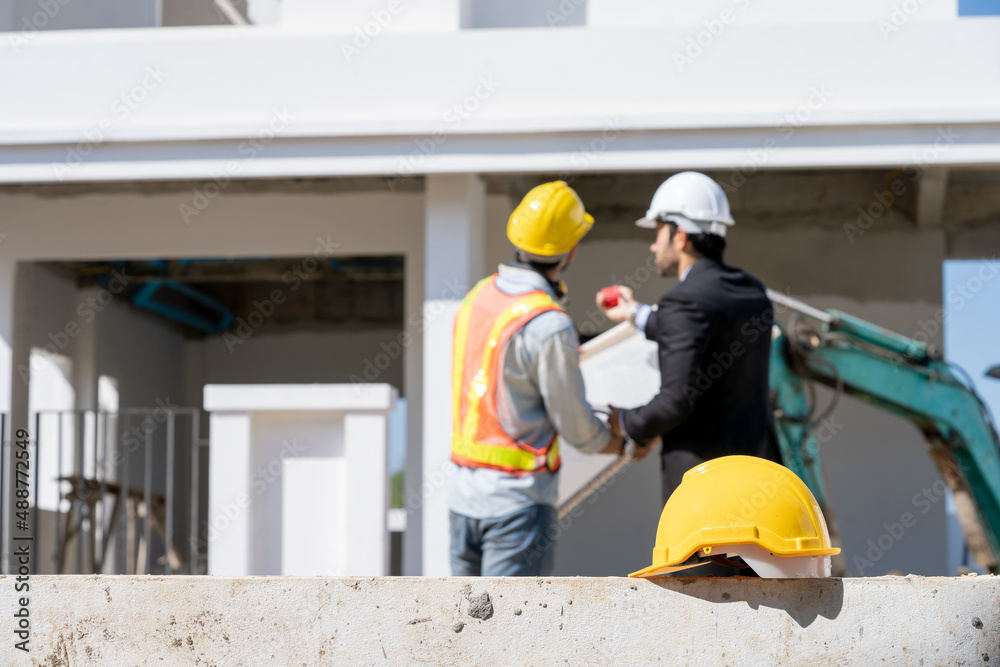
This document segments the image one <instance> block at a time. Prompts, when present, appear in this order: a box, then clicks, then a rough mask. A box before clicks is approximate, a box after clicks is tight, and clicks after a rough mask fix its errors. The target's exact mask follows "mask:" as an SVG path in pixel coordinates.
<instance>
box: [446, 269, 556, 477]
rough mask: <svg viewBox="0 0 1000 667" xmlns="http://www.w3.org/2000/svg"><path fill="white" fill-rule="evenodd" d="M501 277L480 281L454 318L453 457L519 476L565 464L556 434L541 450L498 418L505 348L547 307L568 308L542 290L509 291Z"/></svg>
mask: <svg viewBox="0 0 1000 667" xmlns="http://www.w3.org/2000/svg"><path fill="white" fill-rule="evenodd" d="M496 278H497V276H496V274H494V275H492V276H490V277H489V278H484V279H483V280H480V281H479V283H478V284H477V285H476V286H475V287H473V288H472V291H470V292H469V293H468V294H467V295H466V296H465V299H463V300H462V306H461V308H459V311H458V315H457V316H456V317H455V356H454V365H453V368H452V397H453V400H454V406H453V420H454V430H453V432H452V440H451V460H452V461H454V462H455V463H457V464H458V465H461V466H466V467H468V468H492V469H493V470H502V471H504V472H508V473H511V474H514V475H526V474H531V473H536V472H542V471H550V472H555V471H556V470H558V469H559V465H560V459H559V442H558V440H557V438H556V437H555V436H553V437H552V440H551V441H549V443H548V444H547V445H546V446H545V447H542V448H540V449H538V448H535V447H532V446H530V445H528V444H526V443H523V442H519V441H516V440H514V439H513V438H511V437H510V436H509V435H507V433H505V432H504V431H503V429H502V428H501V427H500V423H499V421H498V420H497V404H496V391H497V383H498V382H499V381H500V378H501V373H502V368H501V366H502V359H501V357H502V352H503V350H504V345H505V344H506V343H507V341H508V340H510V338H511V336H513V335H514V333H515V332H516V331H517V330H518V329H520V328H521V327H522V326H524V325H525V324H527V323H528V322H529V321H530V320H531V319H533V318H535V317H537V316H538V315H541V314H542V313H544V312H547V311H550V310H559V311H563V312H565V311H564V310H563V308H562V307H561V306H560V305H559V304H558V303H556V301H555V300H554V299H553V298H552V297H551V296H549V295H548V294H546V293H545V292H543V291H542V290H533V291H531V292H525V293H523V294H514V295H511V294H504V293H503V292H501V291H500V289H499V288H498V287H497V286H496Z"/></svg>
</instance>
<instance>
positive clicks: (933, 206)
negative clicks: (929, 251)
mask: <svg viewBox="0 0 1000 667" xmlns="http://www.w3.org/2000/svg"><path fill="white" fill-rule="evenodd" d="M947 194H948V170H947V169H945V168H943V167H939V168H935V169H928V170H927V171H925V172H924V173H923V175H922V176H921V177H920V181H919V182H918V183H917V227H933V226H936V225H940V224H941V220H942V218H943V217H944V201H945V196H946V195H947Z"/></svg>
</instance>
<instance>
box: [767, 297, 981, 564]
mask: <svg viewBox="0 0 1000 667" xmlns="http://www.w3.org/2000/svg"><path fill="white" fill-rule="evenodd" d="M768 295H769V296H770V298H771V301H772V302H773V303H774V304H775V309H776V310H779V311H780V310H783V309H788V310H789V311H790V314H791V316H790V318H789V321H788V325H787V329H786V328H785V327H782V326H781V325H780V324H779V323H777V322H776V323H775V327H774V335H773V336H772V340H771V367H770V388H771V397H772V404H773V407H774V414H775V426H776V429H777V433H778V442H779V445H780V447H781V453H782V457H783V458H784V462H785V465H786V466H788V467H789V468H791V469H792V470H793V471H794V472H795V473H796V474H797V475H799V477H801V478H802V480H803V481H805V482H806V484H807V485H808V486H809V488H810V489H811V490H812V491H813V494H814V495H815V496H816V499H817V501H818V502H819V504H820V506H821V507H822V508H823V512H824V514H825V515H826V518H827V522H828V524H830V529H831V534H832V535H834V536H835V539H836V535H837V530H836V520H835V517H834V514H833V511H832V504H831V503H830V498H829V494H828V493H827V489H826V484H825V481H824V478H823V471H822V466H821V461H820V438H821V437H822V433H823V426H824V423H825V422H824V420H825V419H826V418H827V416H828V415H829V413H830V412H832V405H830V406H827V408H826V409H825V410H823V409H821V408H820V406H818V405H817V398H816V394H815V387H814V385H815V384H820V385H825V386H827V387H830V388H832V389H834V391H835V399H834V400H836V397H838V396H839V395H840V394H841V393H845V394H847V395H849V396H854V397H856V398H858V399H860V400H863V401H865V402H867V403H870V404H872V405H875V406H878V407H880V408H883V409H885V410H888V411H890V412H893V413H895V414H897V415H900V416H901V417H904V418H905V419H908V420H909V421H911V422H913V423H914V424H915V425H916V426H917V428H919V429H920V431H921V432H922V433H923V435H924V439H925V441H926V442H927V446H928V450H929V452H930V455H931V457H932V459H933V460H934V464H935V465H936V466H937V468H938V470H939V471H940V472H941V477H942V478H943V479H944V481H945V482H946V483H947V484H948V486H949V487H950V488H951V490H952V493H953V494H954V497H955V504H956V511H957V515H958V520H959V524H960V525H961V527H962V531H963V532H964V533H965V539H966V542H967V544H968V546H969V550H970V552H971V553H972V555H973V557H974V558H975V560H976V562H977V563H978V564H979V565H981V566H983V567H985V568H987V569H989V570H990V571H992V572H996V571H998V564H1000V441H998V439H997V433H996V430H995V429H994V427H993V422H992V420H991V419H990V415H989V411H988V410H987V409H986V407H985V406H984V405H983V402H982V400H981V399H980V398H979V396H978V395H977V394H976V392H975V390H974V389H972V388H971V386H970V385H967V384H965V383H963V382H962V381H961V380H960V379H959V377H958V376H957V375H956V373H955V370H954V369H953V367H952V366H950V365H949V364H948V363H947V362H945V361H944V360H943V359H942V358H941V356H940V354H938V352H937V351H936V350H935V349H934V348H932V347H930V346H928V345H927V344H925V343H922V342H920V341H916V340H913V339H911V338H907V337H905V336H901V335H899V334H896V333H893V332H891V331H888V330H886V329H883V328H881V327H878V326H876V325H874V324H871V323H870V322H865V321H864V320H861V319H858V318H855V317H852V316H850V315H847V314H845V313H841V312H839V311H836V310H826V311H822V310H818V309H816V308H813V307H811V306H809V305H807V304H805V303H802V302H801V301H798V300H796V299H792V298H790V297H788V296H786V295H784V294H781V293H780V292H775V291H773V290H768Z"/></svg>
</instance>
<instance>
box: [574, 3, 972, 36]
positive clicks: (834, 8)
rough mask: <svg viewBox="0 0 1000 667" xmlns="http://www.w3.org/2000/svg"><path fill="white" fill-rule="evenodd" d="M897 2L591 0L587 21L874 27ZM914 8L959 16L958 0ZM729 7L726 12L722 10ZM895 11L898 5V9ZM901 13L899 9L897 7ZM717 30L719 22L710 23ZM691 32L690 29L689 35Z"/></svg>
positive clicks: (922, 16) (920, 16) (928, 14)
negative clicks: (726, 14) (853, 23)
mask: <svg viewBox="0 0 1000 667" xmlns="http://www.w3.org/2000/svg"><path fill="white" fill-rule="evenodd" d="M898 4H899V3H898V2H894V1H893V0H874V1H873V0H846V1H845V2H836V3H826V2H796V1H795V0H778V1H777V2H768V3H759V4H758V3H755V2H751V0H710V1H709V2H699V3H690V2H683V1H682V0H672V1H669V2H658V1H657V0H625V1H624V2H622V1H621V0H590V2H589V10H590V15H589V17H588V20H587V25H588V26H591V27H598V26H601V27H605V26H647V25H651V24H659V25H696V26H698V27H700V28H705V27H707V26H705V25H704V24H703V22H704V23H710V22H719V21H720V19H722V18H725V24H723V25H722V26H720V27H721V28H722V30H725V29H726V27H727V26H728V25H730V24H736V23H740V24H743V23H844V22H858V23H861V22H869V23H871V24H872V29H873V30H875V31H876V32H877V31H878V28H877V26H876V22H877V21H879V20H880V19H881V20H884V21H887V22H888V21H889V20H890V17H891V16H892V14H893V9H894V7H895V6H896V5H898ZM914 7H916V8H917V9H916V11H909V12H907V13H906V14H903V15H904V16H906V17H907V20H909V19H911V18H912V19H915V20H942V19H953V18H956V17H957V16H958V2H957V0H925V1H924V2H922V3H920V4H919V5H914ZM727 10H728V16H727V17H723V16H722V12H724V11H727ZM897 11H898V10H897ZM900 13H901V12H900ZM715 29H716V31H718V30H719V27H716V28H715ZM692 36H693V35H692Z"/></svg>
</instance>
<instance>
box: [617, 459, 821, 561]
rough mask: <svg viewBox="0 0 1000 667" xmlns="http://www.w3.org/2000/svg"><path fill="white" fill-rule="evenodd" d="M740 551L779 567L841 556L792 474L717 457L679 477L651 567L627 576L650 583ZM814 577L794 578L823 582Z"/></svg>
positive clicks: (810, 497)
mask: <svg viewBox="0 0 1000 667" xmlns="http://www.w3.org/2000/svg"><path fill="white" fill-rule="evenodd" d="M740 545H745V546H746V547H747V548H746V552H747V553H748V554H752V555H754V556H756V555H757V554H763V555H764V557H765V558H770V557H778V558H777V559H776V560H777V561H778V562H780V561H783V560H785V561H787V560H788V559H790V558H794V557H814V556H820V557H823V556H830V555H833V554H838V553H840V549H836V548H834V547H833V546H832V545H831V543H830V533H829V531H828V530H827V527H826V520H825V519H824V518H823V512H822V511H821V510H820V507H819V504H818V503H817V502H816V498H815V497H814V496H813V494H812V492H811V491H810V490H809V487H807V486H806V485H805V483H803V481H802V480H801V479H799V478H798V477H797V476H796V475H795V473H793V472H792V471H791V470H789V469H788V468H786V467H785V466H783V465H779V464H777V463H774V462H773V461H768V460H766V459H760V458H756V457H753V456H723V457H722V458H718V459H713V460H711V461H707V462H705V463H702V464H701V465H699V466H697V467H695V468H692V469H691V470H688V471H687V472H686V473H685V474H684V478H683V479H682V480H681V484H680V486H678V487H677V490H676V491H674V493H673V495H671V496H670V499H669V500H668V501H667V504H666V505H665V506H664V508H663V514H661V515H660V525H659V528H658V529H657V531H656V546H655V548H654V549H653V564H652V565H650V566H649V567H647V568H644V569H642V570H639V571H638V572H633V573H632V574H630V575H629V576H630V577H655V576H658V575H661V574H667V573H669V572H676V571H678V570H684V569H687V568H689V567H695V566H697V565H701V564H703V563H705V562H708V561H707V560H704V559H703V557H706V556H711V555H724V554H726V553H736V554H739V555H742V554H740V551H741V547H740ZM761 547H762V548H763V549H761ZM773 560H775V559H773ZM802 560H806V559H802ZM814 560H818V561H825V560H826V559H825V558H820V559H814ZM827 566H828V562H827ZM816 572H817V570H816V569H815V568H813V573H812V574H798V573H796V574H795V575H794V576H824V575H823V574H822V572H820V573H819V574H817V573H816ZM758 574H761V576H764V575H763V574H762V573H760V572H758ZM776 576H777V575H776ZM786 576H788V575H786Z"/></svg>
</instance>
